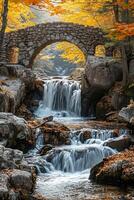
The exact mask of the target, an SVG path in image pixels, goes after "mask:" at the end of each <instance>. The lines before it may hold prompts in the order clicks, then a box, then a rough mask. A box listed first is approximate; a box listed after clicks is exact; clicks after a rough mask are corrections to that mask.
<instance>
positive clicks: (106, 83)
mask: <svg viewBox="0 0 134 200" xmlns="http://www.w3.org/2000/svg"><path fill="white" fill-rule="evenodd" d="M85 73H86V76H87V80H88V82H89V84H91V85H92V86H93V85H98V86H100V87H102V88H103V89H104V90H108V89H110V88H111V87H112V85H113V84H114V83H115V81H121V80H122V66H121V62H120V61H117V60H114V59H111V58H108V57H105V58H99V57H91V56H90V57H89V58H88V61H87V65H86V69H85Z"/></svg>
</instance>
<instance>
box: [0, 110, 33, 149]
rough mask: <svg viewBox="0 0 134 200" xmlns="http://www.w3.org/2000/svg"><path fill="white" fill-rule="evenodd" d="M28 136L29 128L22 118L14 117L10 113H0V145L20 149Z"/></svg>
mask: <svg viewBox="0 0 134 200" xmlns="http://www.w3.org/2000/svg"><path fill="white" fill-rule="evenodd" d="M30 134H31V131H30V128H29V127H28V124H27V122H26V121H25V120H24V119H23V118H19V117H16V116H15V115H13V114H12V113H3V112H0V143H2V144H5V146H7V147H12V148H16V147H18V149H21V146H22V145H25V143H26V142H27V141H28V140H29V138H30ZM21 143H22V145H20V144H21ZM18 144H19V145H18Z"/></svg>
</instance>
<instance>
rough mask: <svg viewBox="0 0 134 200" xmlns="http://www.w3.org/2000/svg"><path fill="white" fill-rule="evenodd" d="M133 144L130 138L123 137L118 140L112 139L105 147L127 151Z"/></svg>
mask: <svg viewBox="0 0 134 200" xmlns="http://www.w3.org/2000/svg"><path fill="white" fill-rule="evenodd" d="M131 144H132V141H131V139H130V137H128V136H121V137H118V138H116V139H110V140H108V141H106V142H105V143H104V146H108V147H110V148H112V149H116V150H117V151H123V150H124V149H127V148H129V147H130V145H131Z"/></svg>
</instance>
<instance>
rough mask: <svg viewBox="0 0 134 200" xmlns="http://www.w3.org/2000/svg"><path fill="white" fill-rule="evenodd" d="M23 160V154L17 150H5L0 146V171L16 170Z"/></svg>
mask: <svg viewBox="0 0 134 200" xmlns="http://www.w3.org/2000/svg"><path fill="white" fill-rule="evenodd" d="M22 160H23V152H22V151H19V150H17V149H10V148H5V147H4V146H2V145H0V170H1V169H6V168H17V167H19V164H21V162H22Z"/></svg>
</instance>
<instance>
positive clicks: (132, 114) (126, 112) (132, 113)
mask: <svg viewBox="0 0 134 200" xmlns="http://www.w3.org/2000/svg"><path fill="white" fill-rule="evenodd" d="M133 118H134V105H132V106H128V107H124V108H122V109H121V110H120V112H119V120H121V121H122V120H123V121H124V122H128V123H130V124H133ZM133 125H134V124H133Z"/></svg>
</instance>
